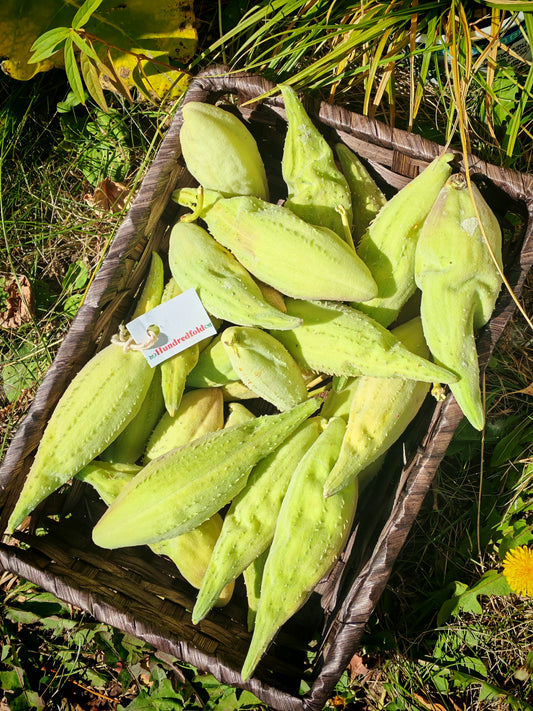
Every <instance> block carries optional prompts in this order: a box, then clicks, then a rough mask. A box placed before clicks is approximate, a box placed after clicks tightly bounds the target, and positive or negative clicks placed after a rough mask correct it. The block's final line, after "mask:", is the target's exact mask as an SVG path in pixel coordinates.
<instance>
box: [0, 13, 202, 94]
mask: <svg viewBox="0 0 533 711" xmlns="http://www.w3.org/2000/svg"><path fill="white" fill-rule="evenodd" d="M81 4H82V0H3V1H2V3H0V56H2V57H5V58H6V59H5V60H4V61H3V63H2V69H3V70H4V71H5V72H6V73H7V74H9V75H10V76H12V77H13V78H15V79H20V80H27V79H31V77H32V76H34V75H35V74H36V73H37V72H40V71H46V70H48V69H51V68H52V67H63V66H64V61H63V51H62V50H61V49H60V50H59V51H57V52H56V53H55V54H54V55H52V56H51V57H50V58H49V59H46V60H44V61H42V62H39V63H37V64H28V59H29V58H30V56H31V51H30V48H31V46H32V44H33V43H34V41H35V40H36V39H37V38H38V37H40V36H41V35H42V34H43V33H44V32H46V31H48V30H50V29H52V28H54V27H70V26H71V23H72V19H73V17H74V15H75V13H76V11H77V10H78V8H79V7H80V5H81ZM82 32H83V33H84V35H82V36H84V37H85V38H86V39H90V40H92V44H93V46H94V49H95V50H96V51H97V53H98V55H99V57H100V58H101V60H102V61H103V62H104V63H105V64H109V57H111V60H112V63H113V68H114V70H115V71H116V72H117V74H118V77H119V79H120V84H122V85H125V86H126V87H128V88H130V89H131V90H133V89H135V88H137V89H138V91H139V93H140V94H141V95H143V94H147V95H148V96H150V97H152V98H153V99H156V100H157V99H161V98H163V97H164V96H178V95H179V94H180V93H182V92H183V90H184V88H185V87H186V84H187V75H186V74H185V73H183V72H181V71H180V70H179V69H178V68H174V67H172V66H171V65H172V64H173V63H176V62H178V63H180V64H182V65H185V64H186V63H187V62H188V61H189V60H190V59H191V57H192V56H193V55H194V53H195V51H196V47H197V43H198V36H197V32H196V29H195V18H194V11H193V1H192V0H151V2H149V3H147V2H146V0H128V2H127V3H120V4H118V3H116V2H115V0H104V1H103V2H102V4H101V5H100V7H99V8H98V9H97V10H96V12H95V13H94V14H93V15H92V16H91V18H90V19H89V21H88V22H87V23H86V25H85V26H84V27H83V30H82ZM100 81H101V84H102V86H103V87H104V88H105V89H110V90H116V82H114V81H113V78H109V77H107V76H106V75H105V73H102V74H101V75H100ZM138 82H142V86H138Z"/></svg>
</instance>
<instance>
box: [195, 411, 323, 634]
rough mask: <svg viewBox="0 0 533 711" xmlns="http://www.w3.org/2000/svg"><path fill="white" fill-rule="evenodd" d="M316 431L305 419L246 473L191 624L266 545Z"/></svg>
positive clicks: (315, 420) (317, 425)
mask: <svg viewBox="0 0 533 711" xmlns="http://www.w3.org/2000/svg"><path fill="white" fill-rule="evenodd" d="M322 429H323V421H322V418H320V417H312V418H310V419H309V420H307V421H306V422H304V423H303V424H302V425H300V427H298V429H297V430H295V431H294V432H293V433H292V434H291V435H289V437H287V439H286V440H285V441H284V442H283V443H282V444H281V445H280V446H279V447H278V448H277V449H276V450H274V451H273V452H272V453H271V454H269V455H268V456H266V457H265V458H264V459H262V460H261V461H260V462H258V464H256V465H255V467H254V468H253V469H252V472H251V474H250V476H249V478H248V482H247V484H246V486H245V487H244V488H243V489H242V491H241V492H240V493H239V494H238V495H237V496H236V497H235V498H234V500H233V501H232V503H231V506H230V508H229V511H228V512H227V514H226V516H225V518H224V524H223V526H222V532H221V534H220V536H219V538H218V541H217V544H216V545H215V548H214V549H213V555H212V557H211V560H210V561H209V566H208V569H207V572H206V575H205V578H204V580H203V583H202V587H201V588H200V592H199V593H198V597H197V599H196V604H195V606H194V609H193V612H192V621H193V624H197V623H198V622H199V621H200V620H202V619H203V618H204V617H205V616H206V615H207V614H208V612H209V610H211V608H212V607H213V605H214V602H215V600H216V599H217V598H218V596H219V594H220V591H221V590H222V589H223V588H224V586H225V585H227V584H228V583H229V582H231V581H232V580H235V579H236V578H237V577H238V576H239V575H240V574H241V573H242V572H243V571H244V570H245V568H247V567H248V566H249V565H250V564H251V563H252V562H253V561H254V559H255V558H257V557H258V556H259V555H261V553H262V552H263V551H264V550H265V549H266V548H268V546H269V545H270V543H271V541H272V538H273V536H274V530H275V528H276V521H277V518H278V513H279V510H280V507H281V503H282V501H283V497H284V496H285V492H286V491H287V487H288V486H289V482H290V479H291V476H292V475H293V473H294V471H295V469H296V467H297V466H298V464H299V463H300V461H301V459H302V457H303V456H304V455H305V453H306V452H307V450H308V449H309V447H310V446H311V445H312V444H313V442H314V441H315V440H316V439H317V437H318V435H319V434H320V432H321V431H322Z"/></svg>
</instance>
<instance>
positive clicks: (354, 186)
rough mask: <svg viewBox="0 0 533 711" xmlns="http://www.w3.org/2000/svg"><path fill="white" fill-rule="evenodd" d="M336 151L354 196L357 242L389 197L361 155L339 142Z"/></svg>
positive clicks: (354, 237) (353, 228) (354, 234)
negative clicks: (379, 185)
mask: <svg viewBox="0 0 533 711" xmlns="http://www.w3.org/2000/svg"><path fill="white" fill-rule="evenodd" d="M335 152H336V154H337V157H338V159H339V162H340V164H341V168H342V172H343V174H344V177H345V178H346V181H347V183H348V186H349V188H350V193H351V196H352V234H353V239H354V242H355V243H356V244H358V242H359V240H360V239H361V237H362V236H363V234H364V233H365V232H366V230H367V229H368V227H369V225H370V223H371V222H372V220H373V219H374V218H375V217H376V215H377V214H378V212H379V211H380V210H381V208H382V207H383V205H385V203H386V202H387V198H386V197H385V195H384V194H383V192H382V191H381V190H380V188H379V187H378V185H377V183H376V181H375V180H374V179H373V178H372V176H371V175H370V173H369V172H368V170H367V169H366V168H365V166H364V165H363V163H362V161H361V160H360V159H359V157H358V156H357V155H356V154H355V153H354V152H353V151H351V150H350V149H349V148H348V146H345V145H344V143H337V144H336V146H335Z"/></svg>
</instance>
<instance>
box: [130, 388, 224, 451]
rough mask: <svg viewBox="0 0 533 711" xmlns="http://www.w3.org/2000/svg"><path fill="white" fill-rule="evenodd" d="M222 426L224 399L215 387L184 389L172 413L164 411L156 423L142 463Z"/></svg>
mask: <svg viewBox="0 0 533 711" xmlns="http://www.w3.org/2000/svg"><path fill="white" fill-rule="evenodd" d="M223 426H224V401H223V398H222V392H221V391H220V390H219V389H218V388H200V389H198V390H188V391H187V392H186V393H185V394H184V395H183V397H182V399H181V402H180V404H179V407H178V409H177V410H176V414H175V415H174V417H171V415H169V413H168V412H165V413H164V414H163V415H162V417H161V418H160V420H159V421H158V423H157V424H156V426H155V428H154V430H153V432H152V435H151V437H150V439H149V440H148V444H147V445H146V450H145V452H144V460H143V461H144V463H145V464H147V463H148V462H151V461H152V459H157V457H161V456H162V455H163V454H166V453H167V452H170V450H171V449H175V448H176V447H181V446H182V445H184V444H187V443H188V442H192V441H193V440H195V439H198V438H199V437H202V436H203V435H204V434H207V433H208V432H215V431H216V430H219V429H221V428H222V427H223Z"/></svg>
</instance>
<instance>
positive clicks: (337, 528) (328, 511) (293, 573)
mask: <svg viewBox="0 0 533 711" xmlns="http://www.w3.org/2000/svg"><path fill="white" fill-rule="evenodd" d="M345 428H346V424H345V422H344V420H343V419H342V418H340V417H334V418H332V419H331V420H329V422H328V424H327V426H326V428H325V430H324V431H323V432H322V434H321V435H320V436H319V437H318V439H317V440H316V441H315V442H314V443H313V445H312V446H311V447H310V448H309V449H308V450H307V453H306V454H305V456H304V457H303V458H302V460H301V462H300V464H299V466H298V467H297V469H296V471H295V472H294V475H293V477H292V479H291V482H290V484H289V487H288V489H287V493H286V494H285V498H284V499H283V503H282V505H281V508H280V512H279V516H278V520H277V524H276V530H275V533H274V538H273V540H272V543H271V545H270V551H269V554H268V558H267V560H266V563H265V567H264V570H263V577H262V583H261V594H260V598H259V606H258V608H257V616H256V619H255V627H254V632H253V636H252V641H251V643H250V647H249V649H248V654H247V656H246V659H245V661H244V664H243V667H242V671H241V676H242V678H243V680H245V681H246V680H247V679H249V678H250V677H251V675H252V674H253V672H254V670H255V668H256V666H257V664H258V663H259V660H260V659H261V656H262V655H263V653H264V652H265V651H266V649H267V647H268V645H269V644H270V642H271V641H272V639H273V638H274V636H275V635H276V633H277V632H278V630H279V628H280V627H281V626H282V625H283V624H284V623H285V622H286V621H287V620H288V619H289V618H290V617H292V615H294V614H295V613H296V612H297V611H298V610H299V609H300V608H301V607H302V605H303V604H304V603H305V602H306V600H307V598H308V597H309V595H310V594H311V592H312V591H313V590H314V588H315V587H316V586H317V584H318V583H319V582H320V580H321V579H322V578H323V577H324V576H325V575H326V574H327V573H328V572H329V570H330V569H331V568H332V567H333V565H334V563H335V561H336V560H337V558H338V556H339V555H340V553H341V552H342V549H343V548H344V546H345V544H346V541H347V538H348V535H349V533H350V529H351V526H352V523H353V519H354V515H355V510H356V506H357V484H356V482H355V481H354V482H353V483H352V484H351V486H349V487H347V488H346V489H344V490H343V491H342V492H340V493H339V494H337V495H336V496H332V497H330V498H329V499H325V498H324V496H323V493H322V492H323V488H324V482H325V480H326V477H327V475H328V474H329V472H330V470H331V468H332V466H333V464H334V462H335V461H336V459H337V456H338V454H339V449H340V446H341V442H342V438H343V435H344V430H345Z"/></svg>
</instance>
